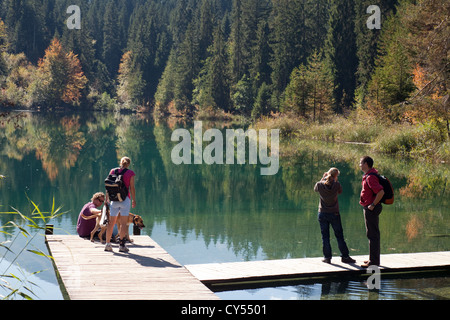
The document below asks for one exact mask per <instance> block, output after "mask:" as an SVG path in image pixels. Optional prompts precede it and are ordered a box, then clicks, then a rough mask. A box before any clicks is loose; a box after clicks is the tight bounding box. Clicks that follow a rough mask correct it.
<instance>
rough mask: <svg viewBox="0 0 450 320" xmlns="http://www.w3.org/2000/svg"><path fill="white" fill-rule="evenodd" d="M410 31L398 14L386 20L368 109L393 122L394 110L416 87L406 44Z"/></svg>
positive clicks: (371, 85) (370, 90)
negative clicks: (393, 107)
mask: <svg viewBox="0 0 450 320" xmlns="http://www.w3.org/2000/svg"><path fill="white" fill-rule="evenodd" d="M407 32H408V31H407V29H406V28H405V26H404V25H403V23H402V21H401V19H399V17H398V16H397V15H395V16H392V17H390V18H389V19H388V21H386V23H385V27H384V29H383V32H382V35H381V38H380V46H379V56H378V57H377V60H376V68H375V71H374V74H373V76H372V79H371V81H370V82H369V86H368V95H369V96H368V99H369V101H368V107H369V108H370V109H371V110H372V111H373V112H374V113H376V114H379V115H384V116H385V117H387V118H390V119H393V115H392V114H391V113H390V110H391V109H390V107H391V106H392V105H395V104H397V103H399V102H403V101H405V100H406V98H408V96H409V95H410V93H411V92H412V90H413V88H414V85H413V82H412V65H411V63H410V60H409V57H408V52H407V51H408V50H407V47H406V46H405V42H404V39H405V38H406V36H407Z"/></svg>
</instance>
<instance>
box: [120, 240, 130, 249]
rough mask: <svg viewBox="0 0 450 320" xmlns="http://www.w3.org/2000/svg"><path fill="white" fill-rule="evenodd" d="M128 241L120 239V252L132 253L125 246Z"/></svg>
mask: <svg viewBox="0 0 450 320" xmlns="http://www.w3.org/2000/svg"><path fill="white" fill-rule="evenodd" d="M125 241H126V239H120V241H119V243H120V244H119V252H128V251H130V250H129V249H128V248H127V247H126V245H125Z"/></svg>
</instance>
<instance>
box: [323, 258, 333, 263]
mask: <svg viewBox="0 0 450 320" xmlns="http://www.w3.org/2000/svg"><path fill="white" fill-rule="evenodd" d="M322 262H324V263H330V264H331V258H324V259H323V260H322Z"/></svg>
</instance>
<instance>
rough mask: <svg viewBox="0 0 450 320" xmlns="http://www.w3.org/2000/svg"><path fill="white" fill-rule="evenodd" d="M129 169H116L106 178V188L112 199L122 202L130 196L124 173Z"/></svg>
mask: <svg viewBox="0 0 450 320" xmlns="http://www.w3.org/2000/svg"><path fill="white" fill-rule="evenodd" d="M127 171H128V169H123V170H122V172H120V173H119V168H117V169H114V172H113V173H112V174H109V175H108V177H107V178H106V179H105V188H106V192H107V193H108V196H109V200H110V201H119V202H122V201H124V200H125V199H126V197H127V196H128V188H127V186H126V185H125V182H124V181H123V175H124V174H125V172H127Z"/></svg>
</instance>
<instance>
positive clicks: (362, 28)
mask: <svg viewBox="0 0 450 320" xmlns="http://www.w3.org/2000/svg"><path fill="white" fill-rule="evenodd" d="M372 4H374V3H373V1H371V0H355V16H356V18H355V34H356V45H357V57H358V69H357V72H356V85H357V90H358V93H357V95H358V97H357V99H358V100H359V101H360V102H361V103H363V104H364V103H365V100H366V95H367V86H368V83H369V81H370V79H371V76H372V74H373V71H374V69H375V59H376V57H377V48H378V43H379V38H380V34H381V29H375V28H374V29H369V28H368V27H367V19H368V18H369V14H368V13H367V8H368V7H369V6H370V5H372ZM396 4H397V0H381V1H379V4H378V7H379V8H380V10H381V28H384V27H385V22H386V19H387V18H388V17H389V16H390V15H391V14H392V13H393V11H394V9H395V5H396Z"/></svg>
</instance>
